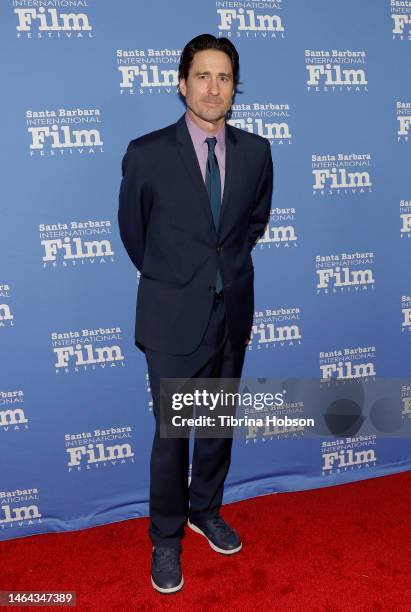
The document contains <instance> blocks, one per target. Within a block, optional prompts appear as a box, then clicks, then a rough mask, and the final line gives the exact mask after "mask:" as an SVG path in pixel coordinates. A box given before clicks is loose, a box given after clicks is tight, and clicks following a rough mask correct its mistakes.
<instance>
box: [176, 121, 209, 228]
mask: <svg viewBox="0 0 411 612" xmlns="http://www.w3.org/2000/svg"><path fill="white" fill-rule="evenodd" d="M176 136H177V144H178V152H179V155H180V157H181V159H182V161H183V164H184V166H185V168H186V170H187V172H188V175H189V177H190V180H191V182H192V184H193V187H194V189H195V191H196V193H197V194H198V196H199V201H200V205H201V208H202V209H203V210H204V212H205V214H206V216H207V219H208V221H209V223H210V225H211V226H212V227H213V228H214V229H215V226H214V221H213V213H212V211H211V206H210V200H209V198H208V193H207V188H206V186H205V183H204V181H203V175H202V174H201V170H200V166H199V163H198V159H197V154H196V152H195V149H194V145H193V141H192V140H191V136H190V132H189V131H188V127H187V124H186V120H185V115H183V116H182V117H181V118H180V119H179V120H178V122H177V123H176Z"/></svg>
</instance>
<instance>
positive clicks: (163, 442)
mask: <svg viewBox="0 0 411 612" xmlns="http://www.w3.org/2000/svg"><path fill="white" fill-rule="evenodd" d="M245 348H246V347H245V346H244V347H233V346H232V345H231V343H230V339H229V336H228V329H227V323H226V313H225V305H224V298H222V297H220V298H219V297H218V296H216V297H215V298H214V301H213V306H212V309H211V313H210V318H209V321H208V324H207V328H206V330H205V333H204V336H203V338H202V341H201V343H200V345H199V347H198V348H197V349H196V350H195V351H194V352H193V353H190V354H188V355H172V354H169V353H164V352H160V351H155V350H152V349H148V348H146V359H147V365H148V376H149V380H150V387H151V394H152V398H153V412H154V417H155V422H156V423H155V424H156V427H155V434H154V439H153V445H152V451H151V460H150V503H149V506H150V519H151V520H150V526H149V530H148V532H149V536H150V539H151V541H152V543H153V544H155V545H158V546H169V547H175V548H179V549H180V548H181V539H182V538H183V537H184V525H185V522H186V520H187V518H190V519H193V520H195V519H196V518H197V519H202V518H208V517H212V516H217V515H218V514H219V509H220V507H221V504H222V498H223V490H224V481H225V478H226V476H227V472H228V469H229V467H230V462H231V448H232V437H230V438H199V437H198V438H197V437H195V438H194V448H193V457H192V469H191V481H190V484H189V481H188V470H189V442H190V440H189V438H187V437H186V438H161V437H160V417H159V415H160V401H159V398H160V379H161V378H184V379H188V378H199V377H201V378H241V372H242V369H243V363H244V357H245Z"/></svg>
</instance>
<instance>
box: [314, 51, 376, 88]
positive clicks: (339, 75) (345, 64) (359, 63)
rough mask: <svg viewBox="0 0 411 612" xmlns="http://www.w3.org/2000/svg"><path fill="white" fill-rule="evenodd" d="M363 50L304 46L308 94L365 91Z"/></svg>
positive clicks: (365, 79) (364, 53) (366, 83)
mask: <svg viewBox="0 0 411 612" xmlns="http://www.w3.org/2000/svg"><path fill="white" fill-rule="evenodd" d="M366 59H367V54H366V52H365V51H350V50H344V51H341V50H338V49H318V50H312V49H305V68H306V71H307V72H306V76H307V81H306V85H307V91H308V92H310V93H324V92H327V93H335V92H350V93H362V92H366V91H368V88H367V85H368V81H367V78H366V74H365V64H366Z"/></svg>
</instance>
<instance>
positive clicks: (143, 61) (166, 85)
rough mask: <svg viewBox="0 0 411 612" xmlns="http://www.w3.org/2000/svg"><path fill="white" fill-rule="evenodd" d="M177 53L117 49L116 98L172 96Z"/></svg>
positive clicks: (179, 53)
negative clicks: (118, 90)
mask: <svg viewBox="0 0 411 612" xmlns="http://www.w3.org/2000/svg"><path fill="white" fill-rule="evenodd" d="M181 51H182V50H181V49H150V48H147V49H117V50H116V61H117V70H118V74H119V77H120V79H119V83H120V94H122V95H127V94H128V95H135V94H137V95H139V96H143V95H153V94H154V95H158V94H175V93H176V91H177V85H178V66H179V63H180V56H181Z"/></svg>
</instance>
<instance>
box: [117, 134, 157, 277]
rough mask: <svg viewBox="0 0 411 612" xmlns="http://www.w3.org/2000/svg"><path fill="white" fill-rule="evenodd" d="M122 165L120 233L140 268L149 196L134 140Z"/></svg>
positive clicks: (133, 260)
mask: <svg viewBox="0 0 411 612" xmlns="http://www.w3.org/2000/svg"><path fill="white" fill-rule="evenodd" d="M121 169H122V175H123V178H122V181H121V185H120V194H119V208H118V225H119V229H120V236H121V240H122V242H123V244H124V247H125V249H126V251H127V253H128V255H129V257H130V259H131V261H132V262H133V264H134V265H135V266H136V268H137V269H138V270H140V272H141V269H142V267H143V260H144V249H145V243H146V234H147V226H148V221H149V218H150V212H151V205H152V197H151V190H150V188H149V186H148V184H147V182H145V181H144V169H143V165H142V163H141V153H140V151H139V148H138V146H137V144H136V142H135V141H134V140H132V141H130V143H129V144H128V147H127V151H126V153H125V155H124V157H123V160H122V162H121Z"/></svg>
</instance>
